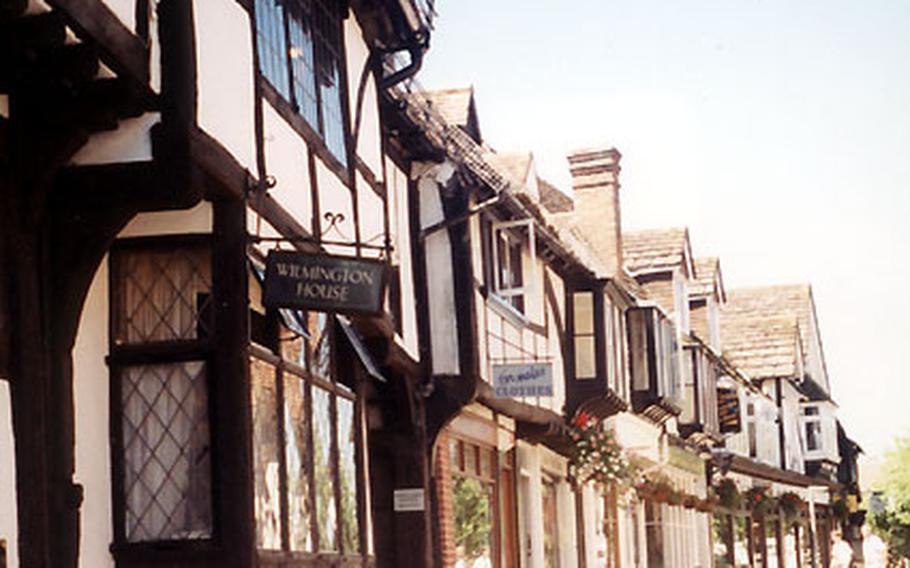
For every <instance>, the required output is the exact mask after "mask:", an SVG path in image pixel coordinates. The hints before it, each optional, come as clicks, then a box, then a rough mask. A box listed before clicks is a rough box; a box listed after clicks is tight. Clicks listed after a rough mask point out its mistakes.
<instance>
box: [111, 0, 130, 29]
mask: <svg viewBox="0 0 910 568" xmlns="http://www.w3.org/2000/svg"><path fill="white" fill-rule="evenodd" d="M104 3H105V4H107V7H108V8H110V9H111V11H112V12H113V13H114V14H115V15H116V16H117V19H119V20H120V21H121V22H123V25H124V26H126V27H128V28H129V29H131V30H135V29H136V0H104Z"/></svg>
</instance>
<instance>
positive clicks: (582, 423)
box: [575, 410, 591, 430]
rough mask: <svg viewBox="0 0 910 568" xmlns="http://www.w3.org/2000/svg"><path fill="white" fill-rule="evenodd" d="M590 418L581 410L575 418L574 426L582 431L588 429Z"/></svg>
mask: <svg viewBox="0 0 910 568" xmlns="http://www.w3.org/2000/svg"><path fill="white" fill-rule="evenodd" d="M590 418H591V417H590V416H589V415H588V413H587V412H585V411H583V410H582V411H581V412H579V413H578V414H577V415H576V416H575V426H576V427H577V428H581V429H582V430H584V429H585V428H587V427H588V420H590Z"/></svg>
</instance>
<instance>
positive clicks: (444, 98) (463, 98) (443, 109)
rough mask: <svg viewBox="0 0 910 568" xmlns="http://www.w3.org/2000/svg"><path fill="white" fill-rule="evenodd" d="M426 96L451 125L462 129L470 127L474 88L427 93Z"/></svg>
mask: <svg viewBox="0 0 910 568" xmlns="http://www.w3.org/2000/svg"><path fill="white" fill-rule="evenodd" d="M424 96H425V97H426V99H427V100H428V101H429V102H430V104H431V105H433V108H435V109H436V111H437V112H439V114H441V115H442V117H443V118H444V119H445V120H446V122H448V123H449V124H453V125H455V126H462V127H465V126H467V125H468V121H469V120H470V117H471V100H472V98H473V97H474V89H473V88H472V87H462V88H458V89H441V90H438V91H427V92H425V93H424Z"/></svg>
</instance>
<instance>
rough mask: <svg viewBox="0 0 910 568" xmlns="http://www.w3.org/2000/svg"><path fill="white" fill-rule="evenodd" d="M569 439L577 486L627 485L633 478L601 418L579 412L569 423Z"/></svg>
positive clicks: (629, 467)
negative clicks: (592, 483)
mask: <svg viewBox="0 0 910 568" xmlns="http://www.w3.org/2000/svg"><path fill="white" fill-rule="evenodd" d="M569 437H570V438H571V439H572V446H573V448H572V456H571V458H570V461H569V475H570V476H571V477H572V479H573V480H574V481H575V482H576V483H578V484H583V483H587V482H590V481H593V482H595V483H599V484H602V485H609V484H617V483H618V484H626V483H628V481H629V480H630V479H631V477H632V472H633V467H632V466H631V465H630V464H629V462H628V460H627V459H626V456H625V454H624V453H623V451H622V448H621V447H620V446H619V443H618V442H617V441H616V438H615V436H613V433H612V432H610V431H609V430H606V429H605V428H604V426H603V422H602V421H601V420H600V419H599V418H597V417H594V416H591V415H590V414H588V413H586V412H579V413H578V414H577V415H576V416H575V418H574V419H573V420H572V421H571V423H570V424H569Z"/></svg>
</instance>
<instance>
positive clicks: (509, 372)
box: [493, 363, 553, 398]
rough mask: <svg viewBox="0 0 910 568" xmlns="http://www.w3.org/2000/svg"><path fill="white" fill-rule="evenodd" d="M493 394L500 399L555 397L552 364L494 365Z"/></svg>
mask: <svg viewBox="0 0 910 568" xmlns="http://www.w3.org/2000/svg"><path fill="white" fill-rule="evenodd" d="M493 394H495V395H496V396H497V397H499V398H514V397H519V396H553V365H552V364H551V363H517V364H509V365H506V364H503V365H493Z"/></svg>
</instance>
